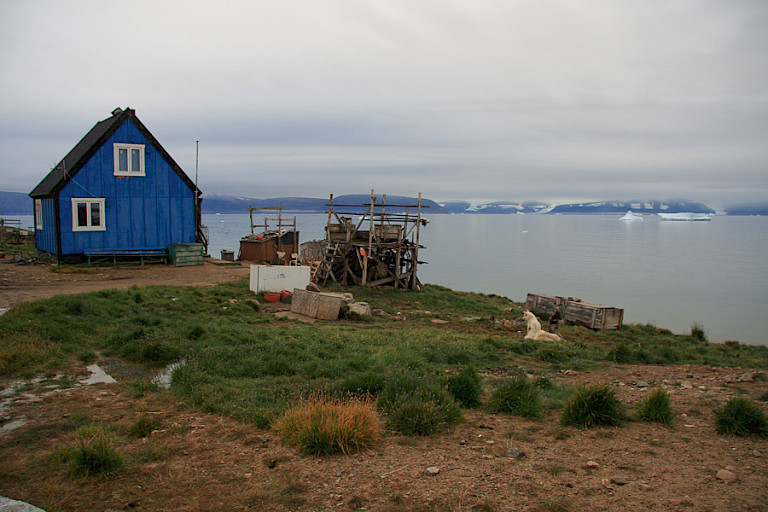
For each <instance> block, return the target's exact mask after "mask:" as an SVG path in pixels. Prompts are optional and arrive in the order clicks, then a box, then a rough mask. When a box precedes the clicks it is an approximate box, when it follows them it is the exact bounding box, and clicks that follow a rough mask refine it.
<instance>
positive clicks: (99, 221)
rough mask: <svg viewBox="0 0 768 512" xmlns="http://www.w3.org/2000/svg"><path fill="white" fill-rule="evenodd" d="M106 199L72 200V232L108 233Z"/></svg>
mask: <svg viewBox="0 0 768 512" xmlns="http://www.w3.org/2000/svg"><path fill="white" fill-rule="evenodd" d="M106 229H107V227H106V225H105V223H104V199H103V198H102V199H93V198H73V199H72V231H106Z"/></svg>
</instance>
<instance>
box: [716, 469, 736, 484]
mask: <svg viewBox="0 0 768 512" xmlns="http://www.w3.org/2000/svg"><path fill="white" fill-rule="evenodd" d="M715 476H716V478H717V479H718V480H722V481H723V482H725V483H727V484H730V483H733V482H735V481H736V473H734V472H733V471H728V470H727V469H721V470H720V471H718V472H717V475H715Z"/></svg>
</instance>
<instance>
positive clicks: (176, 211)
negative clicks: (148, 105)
mask: <svg viewBox="0 0 768 512" xmlns="http://www.w3.org/2000/svg"><path fill="white" fill-rule="evenodd" d="M29 195H30V197H31V198H32V199H33V200H34V211H35V240H36V245H37V248H38V249H39V250H41V251H46V252H49V253H51V254H53V255H55V256H56V257H57V258H58V259H59V261H67V260H78V259H84V257H86V256H90V255H94V254H100V255H132V256H142V257H143V256H147V255H153V254H165V253H167V251H168V248H169V246H171V245H173V244H186V243H195V242H203V241H204V237H203V234H202V231H201V226H200V218H201V217H200V196H201V193H200V191H199V190H197V187H196V185H195V183H193V182H192V180H190V179H189V177H188V176H187V175H186V174H185V173H184V171H183V170H182V169H181V167H179V165H178V164H177V163H176V162H174V160H173V158H171V156H170V155H169V154H168V152H167V151H165V149H163V147H162V146H161V145H160V143H159V142H158V141H157V139H155V137H154V136H153V135H152V134H151V133H150V132H149V130H147V128H146V127H145V126H144V124H142V122H141V121H139V119H138V118H137V117H136V112H135V111H134V110H132V109H130V108H128V109H125V110H122V109H120V108H118V109H115V110H114V111H113V112H112V117H110V118H108V119H105V120H103V121H100V122H98V123H96V125H95V126H94V127H93V128H91V130H90V131H89V132H88V133H87V134H86V135H85V136H84V137H83V138H82V139H81V140H80V142H78V143H77V145H75V147H74V148H72V150H71V151H70V152H69V153H68V154H67V156H65V157H64V159H63V160H62V161H61V162H59V164H58V165H57V166H56V167H55V168H54V169H53V170H52V171H51V172H50V173H48V175H47V176H46V177H45V178H44V179H43V181H41V182H40V184H39V185H37V187H35V189H34V190H33V191H32V192H30V194H29Z"/></svg>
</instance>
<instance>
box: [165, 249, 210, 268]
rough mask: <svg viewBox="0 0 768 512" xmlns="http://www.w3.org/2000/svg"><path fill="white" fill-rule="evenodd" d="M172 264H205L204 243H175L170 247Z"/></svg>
mask: <svg viewBox="0 0 768 512" xmlns="http://www.w3.org/2000/svg"><path fill="white" fill-rule="evenodd" d="M168 259H169V261H170V263H171V265H175V266H177V267H184V266H188V265H202V264H203V244H173V245H171V246H170V247H169V248H168Z"/></svg>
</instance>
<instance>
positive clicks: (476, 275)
mask: <svg viewBox="0 0 768 512" xmlns="http://www.w3.org/2000/svg"><path fill="white" fill-rule="evenodd" d="M291 215H293V214H291ZM296 217H297V223H298V229H299V231H300V240H301V241H302V242H306V241H309V240H313V239H321V238H323V236H324V234H323V228H324V226H325V223H326V220H327V216H326V215H324V214H311V215H307V214H298V215H296ZM618 217H619V216H618V215H617V216H610V215H427V218H428V219H429V220H430V224H429V225H428V226H427V227H426V228H424V229H422V232H421V243H422V245H425V246H426V247H427V248H426V249H424V250H422V251H421V252H420V253H419V256H420V259H421V260H423V261H426V262H428V263H427V264H425V265H421V266H419V277H420V279H421V281H422V282H425V283H434V284H440V285H443V286H447V287H449V288H452V289H454V290H463V291H474V292H482V293H495V294H497V295H502V296H505V297H509V298H510V299H511V300H513V301H516V302H523V301H525V297H526V294H527V293H540V294H547V295H561V296H571V297H579V298H581V299H582V300H584V301H588V302H594V303H598V304H604V305H606V306H614V307H620V308H623V309H624V320H625V322H627V323H652V324H654V325H656V326H659V327H664V328H667V329H670V330H672V331H673V332H676V333H687V332H690V329H691V325H692V324H693V323H697V324H699V325H701V326H703V327H704V330H705V332H706V334H707V337H708V338H709V339H710V340H711V341H719V342H722V341H727V340H738V341H741V342H744V343H751V344H759V345H768V334H766V325H765V322H764V317H765V316H766V313H768V258H766V255H768V218H766V217H716V218H714V219H713V220H712V221H711V222H662V221H659V220H658V218H657V217H655V216H648V217H646V218H645V220H644V221H642V222H640V221H638V222H626V221H620V220H618ZM25 222H26V223H25ZM22 223H23V225H25V226H27V225H32V218H31V217H28V216H23V217H22ZM203 223H204V224H206V225H207V226H208V227H209V230H210V238H211V244H210V247H209V253H210V254H211V255H213V256H220V254H221V250H222V249H226V250H231V251H235V253H237V250H238V248H239V240H240V238H241V237H242V236H243V235H245V234H247V233H249V232H250V224H249V216H248V214H232V215H213V214H211V215H203Z"/></svg>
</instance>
